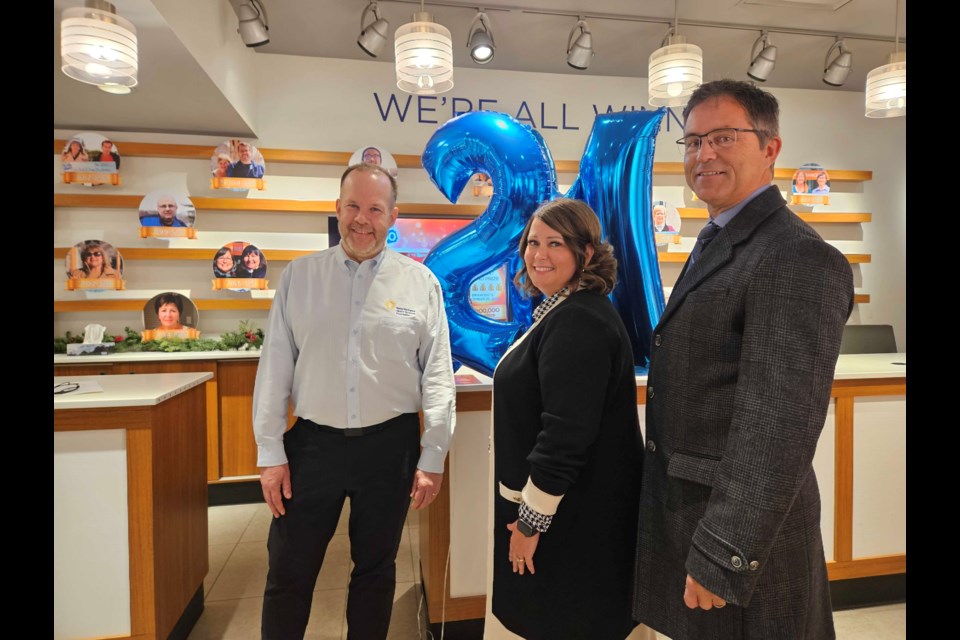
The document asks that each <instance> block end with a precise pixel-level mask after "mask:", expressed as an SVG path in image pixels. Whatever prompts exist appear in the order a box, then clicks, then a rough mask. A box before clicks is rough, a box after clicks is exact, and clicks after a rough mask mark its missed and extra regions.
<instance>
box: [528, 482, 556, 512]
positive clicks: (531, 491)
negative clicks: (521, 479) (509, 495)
mask: <svg viewBox="0 0 960 640" xmlns="http://www.w3.org/2000/svg"><path fill="white" fill-rule="evenodd" d="M520 493H521V495H522V496H523V502H524V503H525V504H526V505H527V506H528V507H530V508H531V509H533V510H534V511H536V512H537V513H542V514H543V515H545V516H552V515H553V514H555V513H556V512H557V507H558V506H560V501H561V500H563V496H554V495H550V494H549V493H545V492H544V491H542V490H540V489H538V488H537V486H536V485H535V484H533V480H531V479H530V478H527V484H526V485H524V487H523V491H521V492H520Z"/></svg>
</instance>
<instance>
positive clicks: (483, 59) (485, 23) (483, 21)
mask: <svg viewBox="0 0 960 640" xmlns="http://www.w3.org/2000/svg"><path fill="white" fill-rule="evenodd" d="M467 33H468V34H469V35H467V49H469V50H470V57H471V58H473V61H474V62H476V63H477V64H487V63H488V62H490V61H491V60H493V54H494V52H495V51H496V50H497V46H496V44H494V42H493V31H492V30H491V29H490V18H488V17H487V14H486V13H484V12H483V11H482V10H480V9H477V15H475V16H473V22H471V23H470V28H469V29H468V30H467Z"/></svg>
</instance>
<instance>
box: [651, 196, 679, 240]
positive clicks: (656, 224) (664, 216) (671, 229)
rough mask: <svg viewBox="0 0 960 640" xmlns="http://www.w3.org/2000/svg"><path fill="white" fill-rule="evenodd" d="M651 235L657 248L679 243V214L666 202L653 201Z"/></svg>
mask: <svg viewBox="0 0 960 640" xmlns="http://www.w3.org/2000/svg"><path fill="white" fill-rule="evenodd" d="M651 217H652V222H653V234H654V238H655V239H656V243H657V246H661V247H662V246H666V245H668V244H670V243H673V244H679V242H680V225H681V220H680V212H679V211H677V208H676V207H675V206H673V205H672V204H670V203H669V202H667V201H666V200H654V201H653V206H652V207H651Z"/></svg>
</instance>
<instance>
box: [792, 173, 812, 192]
mask: <svg viewBox="0 0 960 640" xmlns="http://www.w3.org/2000/svg"><path fill="white" fill-rule="evenodd" d="M809 191H810V188H809V187H808V186H807V172H806V171H804V170H803V169H797V172H796V173H795V174H793V192H794V193H807V192H809Z"/></svg>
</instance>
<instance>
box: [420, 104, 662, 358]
mask: <svg viewBox="0 0 960 640" xmlns="http://www.w3.org/2000/svg"><path fill="white" fill-rule="evenodd" d="M664 113H665V110H663V109H660V110H658V111H631V112H623V113H611V114H600V115H598V116H597V118H596V120H595V121H594V126H593V129H592V131H591V133H590V137H589V138H588V140H587V145H586V149H585V151H584V154H583V158H582V159H581V162H580V175H579V176H578V177H577V179H576V181H575V182H574V183H573V185H572V186H571V188H570V190H569V191H568V192H567V194H566V196H567V197H570V198H578V199H581V200H584V201H586V202H587V203H588V204H589V205H590V206H591V207H592V208H593V209H594V211H596V212H597V215H598V216H599V217H600V222H601V225H602V227H603V230H604V235H605V237H606V238H607V240H608V241H609V242H610V243H611V244H612V245H613V247H614V251H615V254H616V256H617V260H618V262H619V266H618V272H617V280H618V283H617V288H616V289H615V290H614V292H613V294H612V296H611V297H612V300H613V302H614V304H615V305H616V307H617V309H618V311H619V312H620V315H621V317H622V318H623V320H624V324H625V325H626V326H627V331H628V332H629V334H630V339H631V342H632V343H633V355H634V361H635V362H636V363H637V364H638V365H639V366H638V369H644V368H645V367H646V365H647V363H648V362H649V354H650V333H651V331H652V328H653V327H654V326H656V323H657V320H658V319H659V318H660V314H661V313H662V312H663V307H664V302H663V286H662V284H661V279H660V267H659V263H658V262H657V255H656V246H655V243H654V235H653V227H652V222H651V211H650V203H651V200H652V177H653V152H654V141H655V138H656V134H657V130H658V129H659V126H660V121H661V120H662V119H663V116H664ZM422 162H423V167H424V169H426V171H427V174H428V175H429V176H430V179H431V180H433V182H434V184H436V185H437V187H438V188H439V189H440V191H441V192H442V193H443V194H444V195H445V196H446V197H447V199H448V200H450V201H451V202H455V201H456V199H457V197H458V196H459V194H460V192H461V191H462V190H463V188H464V186H466V184H467V181H468V180H469V179H470V177H471V176H472V175H473V174H475V173H478V172H482V173H486V174H488V175H489V176H490V178H491V180H492V182H493V187H494V194H493V197H492V198H491V200H490V204H489V206H488V207H487V210H486V211H485V212H484V213H483V214H482V215H481V216H479V217H478V218H477V219H476V220H475V221H473V222H472V223H470V224H469V225H468V226H466V227H464V228H463V229H461V230H460V231H458V232H456V233H454V234H452V235H451V236H449V237H447V238H446V239H444V240H443V241H442V242H440V243H439V244H438V245H437V246H436V247H435V248H434V249H433V251H431V252H430V254H429V255H428V256H427V258H426V259H425V260H424V264H425V265H427V266H428V267H429V268H430V269H432V270H433V272H434V274H435V275H436V276H437V278H438V279H439V280H440V284H441V286H442V287H443V292H444V303H445V306H446V310H447V318H448V320H449V323H450V341H451V350H452V351H453V357H454V358H456V359H457V360H460V361H462V362H463V363H465V364H467V365H468V366H470V367H472V368H473V369H476V370H477V371H481V372H483V373H485V374H487V375H490V374H492V373H493V369H494V368H495V367H496V365H497V362H498V361H499V360H500V357H501V356H502V355H503V353H504V352H505V351H506V350H507V348H508V347H509V346H510V344H511V343H512V342H513V340H514V339H515V338H516V336H517V335H518V333H520V332H521V331H522V330H524V329H526V328H527V327H529V326H530V324H531V317H530V315H531V304H530V301H529V300H527V299H526V298H524V297H522V296H521V295H520V294H519V292H518V291H517V290H516V288H515V287H513V286H512V284H508V287H507V290H508V294H507V303H508V309H509V310H510V313H511V316H512V317H511V319H510V320H509V321H507V322H499V321H495V320H491V319H489V318H486V317H484V316H482V315H480V314H479V313H477V312H476V311H474V310H473V308H472V307H471V306H470V301H469V292H470V284H471V283H472V282H473V280H475V279H476V278H477V277H479V276H481V275H483V274H485V273H487V272H489V271H492V270H493V269H495V268H497V267H499V266H500V265H501V264H503V263H504V262H507V263H508V276H509V279H510V280H511V281H512V279H513V276H514V275H515V274H516V273H517V271H518V270H519V269H520V267H521V266H522V263H521V258H520V256H519V250H518V243H519V240H520V235H521V234H522V232H523V227H524V225H525V224H526V222H527V219H528V218H529V217H530V215H531V214H532V213H533V212H534V211H535V210H536V209H537V207H538V206H539V205H540V204H541V203H543V202H546V201H548V200H553V199H554V198H557V197H559V196H560V195H561V194H560V193H559V192H558V191H557V186H556V184H557V181H556V171H555V168H554V163H553V158H552V157H551V156H550V151H549V150H548V149H547V147H546V145H545V144H544V142H543V138H542V137H541V136H540V134H539V133H537V131H535V130H534V129H531V128H529V127H528V126H526V125H524V124H521V123H520V122H518V121H517V120H515V119H513V118H511V117H510V116H507V115H504V114H500V113H493V112H485V111H480V112H471V113H466V114H463V115H461V116H458V117H457V118H454V119H452V120H450V121H448V122H447V123H445V124H444V125H442V126H441V127H440V128H438V129H437V131H436V132H435V133H434V134H433V136H432V137H431V138H430V140H429V141H428V142H427V146H426V149H425V150H424V153H423V157H422Z"/></svg>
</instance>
